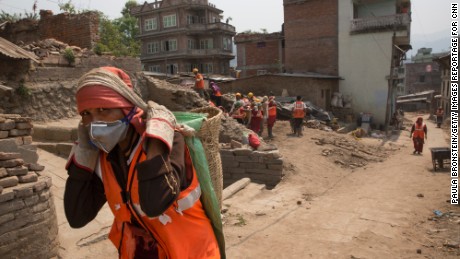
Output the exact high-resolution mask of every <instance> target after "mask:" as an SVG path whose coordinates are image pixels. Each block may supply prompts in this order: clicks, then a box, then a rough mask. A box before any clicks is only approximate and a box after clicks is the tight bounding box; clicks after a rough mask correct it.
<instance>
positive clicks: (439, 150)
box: [430, 147, 450, 171]
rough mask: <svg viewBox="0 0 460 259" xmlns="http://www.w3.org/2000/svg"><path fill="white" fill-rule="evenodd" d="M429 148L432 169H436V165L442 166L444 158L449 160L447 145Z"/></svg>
mask: <svg viewBox="0 0 460 259" xmlns="http://www.w3.org/2000/svg"><path fill="white" fill-rule="evenodd" d="M430 150H431V160H432V162H433V169H434V171H436V167H437V168H444V160H449V161H450V149H449V148H448V147H433V148H430Z"/></svg>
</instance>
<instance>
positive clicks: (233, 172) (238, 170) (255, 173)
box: [220, 145, 283, 188]
mask: <svg viewBox="0 0 460 259" xmlns="http://www.w3.org/2000/svg"><path fill="white" fill-rule="evenodd" d="M220 157H221V160H222V169H223V178H224V187H226V186H228V185H230V184H232V183H233V182H236V181H238V180H239V179H241V178H245V177H248V178H250V179H251V181H252V182H256V183H261V184H265V185H266V186H267V188H273V187H275V186H276V184H278V183H279V182H280V181H281V179H282V178H283V159H282V157H281V155H280V153H279V151H278V150H277V149H274V150H265V151H257V150H252V148H250V147H246V146H245V145H243V146H241V147H237V148H226V147H221V149H220Z"/></svg>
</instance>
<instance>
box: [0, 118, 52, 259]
mask: <svg viewBox="0 0 460 259" xmlns="http://www.w3.org/2000/svg"><path fill="white" fill-rule="evenodd" d="M32 128H33V127H32V124H31V122H30V119H28V118H24V117H20V116H18V115H4V114H3V115H2V114H0V136H1V139H0V258H29V257H34V258H52V257H55V256H57V255H58V249H59V242H58V237H57V232H58V226H57V216H56V210H55V207H54V201H53V197H52V194H51V190H50V188H51V178H50V177H49V176H46V175H44V173H43V170H44V166H41V165H39V164H37V163H36V158H37V157H38V156H32V155H31V154H30V153H31V152H34V151H33V149H32V148H29V149H21V147H24V146H28V145H30V144H31V143H32V138H31V136H30V133H31V132H32ZM5 132H6V133H5ZM15 145H16V146H15ZM12 150H13V151H12ZM14 151H18V152H14ZM23 151H26V152H25V153H24V154H25V155H23V154H22V153H21V152H23ZM24 158H27V160H28V161H25V159H24Z"/></svg>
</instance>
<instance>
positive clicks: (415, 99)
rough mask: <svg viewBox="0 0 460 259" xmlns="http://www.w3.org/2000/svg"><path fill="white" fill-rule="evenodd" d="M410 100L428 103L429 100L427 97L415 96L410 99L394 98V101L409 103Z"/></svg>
mask: <svg viewBox="0 0 460 259" xmlns="http://www.w3.org/2000/svg"><path fill="white" fill-rule="evenodd" d="M411 102H427V103H430V102H431V101H430V100H428V98H427V97H416V98H411V99H402V100H396V103H411Z"/></svg>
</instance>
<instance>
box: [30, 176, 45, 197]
mask: <svg viewBox="0 0 460 259" xmlns="http://www.w3.org/2000/svg"><path fill="white" fill-rule="evenodd" d="M45 188H46V183H45V182H44V181H42V179H41V177H40V178H39V179H38V181H37V183H35V184H34V185H33V189H34V192H37V193H40V192H41V191H43V190H44V189H45Z"/></svg>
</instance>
